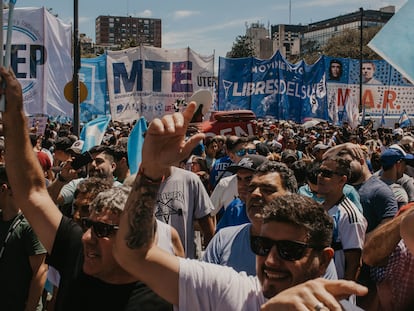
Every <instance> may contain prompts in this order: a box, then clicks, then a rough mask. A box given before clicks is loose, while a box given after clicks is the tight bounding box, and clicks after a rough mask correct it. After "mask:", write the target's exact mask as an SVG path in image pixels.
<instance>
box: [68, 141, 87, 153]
mask: <svg viewBox="0 0 414 311" xmlns="http://www.w3.org/2000/svg"><path fill="white" fill-rule="evenodd" d="M83 143H84V141H83V140H77V141H75V142H74V143H73V144H72V146H70V147H69V148H68V149H67V151H69V152H74V153H76V154H81V153H82V148H83Z"/></svg>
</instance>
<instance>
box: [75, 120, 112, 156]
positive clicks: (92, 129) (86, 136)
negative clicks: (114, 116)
mask: <svg viewBox="0 0 414 311" xmlns="http://www.w3.org/2000/svg"><path fill="white" fill-rule="evenodd" d="M109 121H111V116H101V117H98V118H96V119H94V120H92V121H90V122H88V123H86V124H85V126H84V127H83V128H82V131H81V133H80V137H79V138H80V140H83V141H84V144H83V148H82V152H85V151H88V150H89V149H91V148H92V147H95V146H98V145H100V144H101V142H102V139H103V137H104V134H105V131H106V128H107V127H108V124H109Z"/></svg>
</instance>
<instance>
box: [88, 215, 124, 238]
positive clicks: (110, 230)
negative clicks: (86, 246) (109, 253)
mask: <svg viewBox="0 0 414 311" xmlns="http://www.w3.org/2000/svg"><path fill="white" fill-rule="evenodd" d="M81 224H82V228H83V229H84V230H85V231H86V230H88V229H89V228H90V227H92V229H93V233H95V235H96V236H97V237H98V238H107V237H110V236H111V235H112V234H114V233H115V231H117V230H118V229H119V226H118V225H110V224H106V223H104V222H100V221H93V220H90V219H89V218H86V217H84V218H82V219H81Z"/></svg>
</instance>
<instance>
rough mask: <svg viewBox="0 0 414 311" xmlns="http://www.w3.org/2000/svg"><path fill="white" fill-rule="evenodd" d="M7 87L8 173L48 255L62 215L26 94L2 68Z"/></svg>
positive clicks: (1, 72) (10, 71)
mask: <svg viewBox="0 0 414 311" xmlns="http://www.w3.org/2000/svg"><path fill="white" fill-rule="evenodd" d="M0 75H1V77H2V79H3V80H4V81H5V84H6V87H5V88H3V87H1V89H0V93H1V94H2V96H6V111H5V112H3V127H4V137H5V146H6V148H5V159H6V170H7V175H8V177H9V182H10V185H11V188H12V189H13V192H14V193H16V194H18V195H16V196H14V199H15V201H16V205H17V206H19V207H20V209H21V210H22V211H23V213H24V216H25V217H26V219H27V220H28V221H29V223H30V225H31V226H32V228H33V230H34V231H35V233H36V235H37V236H38V238H39V240H40V241H41V242H42V244H43V246H44V247H45V248H46V250H47V251H48V252H50V251H51V250H52V247H53V242H54V240H55V236H56V231H57V228H58V226H59V223H60V220H61V218H62V214H61V213H60V211H59V210H58V209H57V207H56V206H55V204H54V203H53V201H52V199H51V198H50V196H49V194H48V192H47V189H46V183H45V177H44V174H43V171H42V169H41V167H40V164H39V161H38V159H37V158H36V156H35V154H34V152H33V148H32V145H31V143H30V139H29V131H28V126H27V118H26V116H25V113H24V110H23V94H22V88H21V85H20V83H19V81H18V80H17V79H16V77H15V75H14V73H13V72H12V70H11V69H10V70H8V69H6V68H4V67H0Z"/></svg>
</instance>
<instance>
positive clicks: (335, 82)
mask: <svg viewBox="0 0 414 311" xmlns="http://www.w3.org/2000/svg"><path fill="white" fill-rule="evenodd" d="M360 72H361V78H362V103H363V105H364V106H365V111H366V113H367V114H370V115H371V116H376V115H382V114H384V115H389V116H399V115H400V114H401V113H402V112H403V111H404V110H405V111H407V113H408V114H414V86H413V85H412V84H411V83H410V82H409V81H408V80H407V79H405V78H404V77H403V76H402V75H401V74H400V73H399V72H398V71H397V70H396V69H394V68H393V67H392V66H391V65H390V64H388V63H387V62H386V61H383V60H375V61H363V62H362V71H361V70H360V62H359V60H357V59H350V58H331V57H327V56H322V57H321V58H320V59H319V60H318V61H317V62H316V63H315V64H313V65H307V64H306V63H305V62H303V61H301V62H299V63H297V64H291V63H289V62H288V61H286V59H284V58H283V57H282V55H281V54H280V53H279V52H277V53H275V55H274V56H273V57H272V58H270V59H268V60H259V59H256V58H240V59H229V58H220V63H219V77H218V90H219V93H218V109H219V110H233V109H251V110H253V111H254V112H255V113H256V115H257V116H258V117H265V116H271V117H275V118H277V119H281V120H294V121H296V122H302V121H303V120H304V119H306V118H310V117H313V118H321V119H325V120H329V121H331V122H333V123H340V122H341V121H342V119H343V118H348V121H350V120H349V119H354V120H353V121H355V117H358V114H359V111H358V109H359V102H360V92H359V89H360V88H359V84H360V83H359V81H360Z"/></svg>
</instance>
